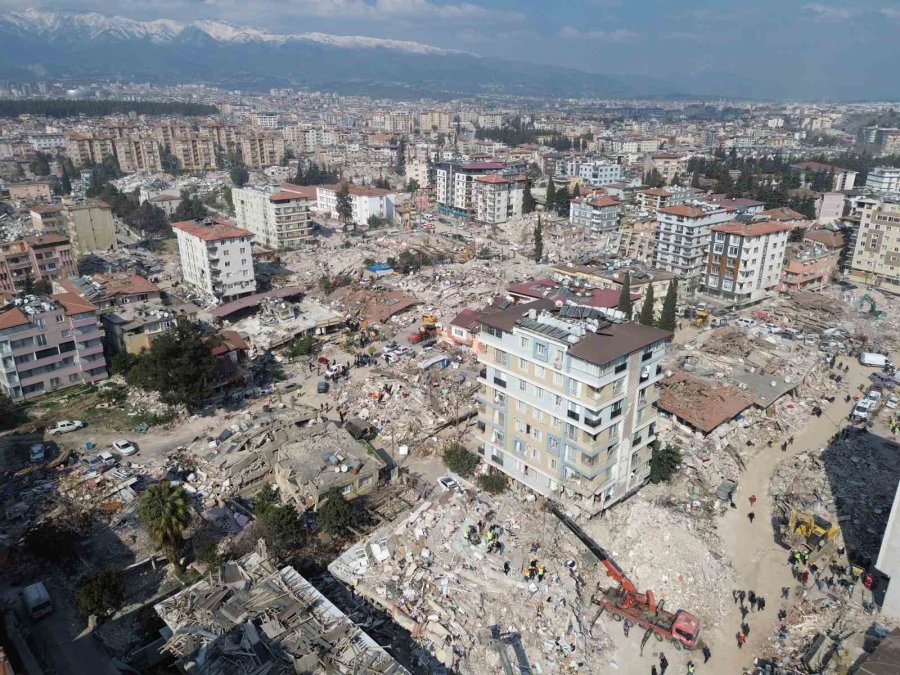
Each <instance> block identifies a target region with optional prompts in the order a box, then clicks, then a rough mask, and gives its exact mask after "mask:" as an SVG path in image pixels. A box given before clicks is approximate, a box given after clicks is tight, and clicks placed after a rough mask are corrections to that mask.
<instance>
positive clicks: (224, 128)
mask: <svg viewBox="0 0 900 675" xmlns="http://www.w3.org/2000/svg"><path fill="white" fill-rule="evenodd" d="M197 132H198V133H199V134H200V135H201V136H203V137H205V138H209V139H211V140H212V141H213V143H214V144H215V147H216V149H217V150H219V151H220V152H221V153H222V154H226V155H236V154H237V152H238V134H237V131H236V130H235V128H234V127H233V126H231V125H229V124H223V123H222V122H217V121H209V120H208V121H204V122H202V123H201V124H200V125H199V127H198V128H197Z"/></svg>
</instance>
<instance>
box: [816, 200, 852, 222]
mask: <svg viewBox="0 0 900 675" xmlns="http://www.w3.org/2000/svg"><path fill="white" fill-rule="evenodd" d="M845 199H846V197H845V195H844V193H843V192H826V193H824V194H823V195H822V196H820V197H819V198H818V199H817V200H816V224H818V225H831V224H832V223H836V222H837V221H839V220H840V219H841V218H843V217H844V201H845Z"/></svg>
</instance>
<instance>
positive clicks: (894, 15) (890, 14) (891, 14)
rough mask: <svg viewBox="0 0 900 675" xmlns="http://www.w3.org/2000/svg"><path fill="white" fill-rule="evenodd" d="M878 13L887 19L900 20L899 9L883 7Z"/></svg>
mask: <svg viewBox="0 0 900 675" xmlns="http://www.w3.org/2000/svg"><path fill="white" fill-rule="evenodd" d="M878 11H879V13H880V14H882V15H883V16H886V17H887V18H889V19H898V20H900V7H883V8H882V9H880V10H878Z"/></svg>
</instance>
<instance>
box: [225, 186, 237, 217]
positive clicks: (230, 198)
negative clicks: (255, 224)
mask: <svg viewBox="0 0 900 675" xmlns="http://www.w3.org/2000/svg"><path fill="white" fill-rule="evenodd" d="M222 199H224V200H225V206H227V207H228V213H230V214H231V215H234V195H232V194H231V188H229V187H227V188H225V189H224V190H223V191H222Z"/></svg>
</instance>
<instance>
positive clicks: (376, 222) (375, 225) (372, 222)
mask: <svg viewBox="0 0 900 675" xmlns="http://www.w3.org/2000/svg"><path fill="white" fill-rule="evenodd" d="M385 223H387V221H386V220H385V219H384V218H379V217H378V216H376V215H375V214H374V213H373V214H372V215H370V216H369V219H368V220H367V221H366V225H368V226H369V229H370V230H377V229H379V228H380V227H384V225H385Z"/></svg>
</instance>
